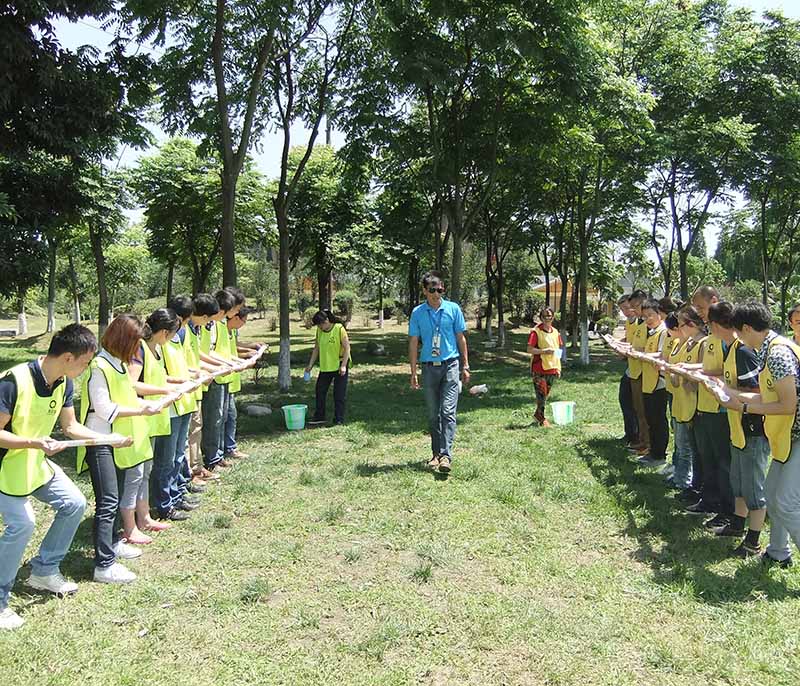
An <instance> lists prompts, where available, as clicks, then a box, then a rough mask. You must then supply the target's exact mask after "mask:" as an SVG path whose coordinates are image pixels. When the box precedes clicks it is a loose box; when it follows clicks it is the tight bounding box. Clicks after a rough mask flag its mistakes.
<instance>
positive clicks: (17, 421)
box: [0, 363, 66, 496]
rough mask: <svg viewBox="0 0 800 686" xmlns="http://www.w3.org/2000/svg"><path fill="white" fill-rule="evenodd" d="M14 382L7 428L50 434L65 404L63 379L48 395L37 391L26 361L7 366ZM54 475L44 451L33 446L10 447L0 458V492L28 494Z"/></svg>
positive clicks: (27, 433) (35, 435)
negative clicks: (9, 423) (13, 403)
mask: <svg viewBox="0 0 800 686" xmlns="http://www.w3.org/2000/svg"><path fill="white" fill-rule="evenodd" d="M7 375H11V376H13V377H14V381H15V382H16V384H17V403H16V405H14V413H13V414H12V415H11V425H10V426H9V427H8V431H9V432H11V433H12V434H14V435H15V436H20V437H22V438H44V437H45V436H49V435H50V434H51V433H52V431H53V427H54V426H55V425H56V420H57V419H58V416H59V414H61V409H62V408H63V407H64V393H65V391H66V382H64V383H60V384H59V385H58V388H56V389H55V390H54V391H53V395H52V396H50V397H42V396H40V395H39V394H38V393H37V392H36V386H35V385H34V383H33V376H31V370H30V369H29V368H28V364H27V363H23V364H18V365H17V366H16V367H12V368H11V369H9V370H8V372H7ZM54 476H55V471H53V466H52V465H51V464H50V461H49V460H48V459H47V457H46V456H45V454H44V452H43V451H41V450H37V449H36V448H15V449H10V450H9V451H8V452H7V453H6V454H5V456H4V457H3V458H2V461H0V493H3V494H5V495H13V496H27V495H30V494H31V493H33V492H34V491H35V490H36V489H37V488H40V487H41V486H44V485H45V484H46V483H49V482H50V480H51V479H52V478H53V477H54Z"/></svg>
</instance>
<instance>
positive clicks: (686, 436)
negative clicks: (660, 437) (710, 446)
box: [672, 422, 697, 488]
mask: <svg viewBox="0 0 800 686" xmlns="http://www.w3.org/2000/svg"><path fill="white" fill-rule="evenodd" d="M696 454H697V446H696V444H695V439H694V426H693V424H692V422H675V455H674V456H673V457H672V466H673V467H674V471H673V473H672V481H673V483H674V484H675V486H676V487H678V488H689V487H691V485H692V464H693V463H694V459H695V455H696Z"/></svg>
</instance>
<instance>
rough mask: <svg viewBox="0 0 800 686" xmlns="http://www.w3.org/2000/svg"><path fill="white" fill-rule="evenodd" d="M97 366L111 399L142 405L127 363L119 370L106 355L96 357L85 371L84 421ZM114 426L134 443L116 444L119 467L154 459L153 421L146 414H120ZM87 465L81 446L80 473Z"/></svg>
mask: <svg viewBox="0 0 800 686" xmlns="http://www.w3.org/2000/svg"><path fill="white" fill-rule="evenodd" d="M95 369H99V370H100V371H101V372H102V373H103V376H105V378H106V384H108V395H109V397H110V398H111V402H113V403H115V404H116V405H119V406H120V407H129V408H136V407H139V396H138V395H136V389H135V388H134V387H133V382H132V381H131V379H130V377H129V376H128V370H127V369H126V367H125V365H123V366H122V371H121V372H119V371H117V370H116V369H114V366H113V365H112V364H111V363H110V362H109V361H108V360H107V359H105V358H104V357H95V358H94V359H93V360H92V363H91V365H89V373H88V374H86V376H85V377H84V380H83V383H82V384H81V424H85V423H86V417H87V415H88V414H89V379H90V378H91V375H92V372H93V370H95ZM111 430H112V431H113V432H114V433H117V434H121V435H123V436H130V437H131V438H133V445H131V446H129V447H127V448H114V450H113V452H114V464H116V465H117V467H119V468H120V469H129V468H130V467H135V466H136V465H137V464H141V463H142V462H147V461H148V460H152V459H153V449H152V447H151V445H150V424H149V423H148V421H147V417H141V416H136V417H117V418H116V419H115V420H114V421H113V422H112V423H111ZM86 469H87V465H86V448H78V460H77V466H76V470H77V472H78V474H80V473H81V472H83V471H85V470H86Z"/></svg>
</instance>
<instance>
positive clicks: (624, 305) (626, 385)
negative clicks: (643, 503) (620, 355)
mask: <svg viewBox="0 0 800 686" xmlns="http://www.w3.org/2000/svg"><path fill="white" fill-rule="evenodd" d="M617 303H618V305H619V309H620V312H621V313H622V316H623V317H624V318H625V339H624V340H626V341H630V340H632V337H633V333H632V330H631V327H632V326H633V323H634V322H635V321H636V316H635V315H634V314H633V313H632V311H631V306H630V300H629V298H628V296H627V295H624V296H622V297H621V298H620V299H619V300H618V301H617ZM618 399H619V408H620V411H621V412H622V422H623V426H624V428H625V434H624V435H623V436H622V438H621V439H620V440H621V441H622V442H623V443H624V444H625V446H626V447H628V448H630V447H631V446H634V445H636V444H637V443H638V442H639V420H638V418H637V416H636V409H635V408H634V406H633V389H632V388H631V365H630V362H629V363H628V364H627V365H626V366H625V371H624V372H623V374H622V377H621V378H620V380H619V396H618Z"/></svg>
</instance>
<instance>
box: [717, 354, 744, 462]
mask: <svg viewBox="0 0 800 686" xmlns="http://www.w3.org/2000/svg"><path fill="white" fill-rule="evenodd" d="M741 344H742V342H741V341H740V340H739V339H738V338H737V339H736V340H735V341H734V342H733V343H732V344H731V347H730V348H728V352H727V354H726V355H725V361H724V362H723V365H722V373H723V377H724V379H725V384H726V385H728V386H730V387H731V388H737V387H738V385H739V370H738V369H737V367H736V350H737V348H738V347H739V346H740V345H741ZM728 424H730V427H731V445H732V446H734V447H736V448H739V449H741V448H744V446H745V444H746V443H747V439H746V438H745V435H744V427H743V426H742V413H741V412H739V411H738V410H731V409H728Z"/></svg>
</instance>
